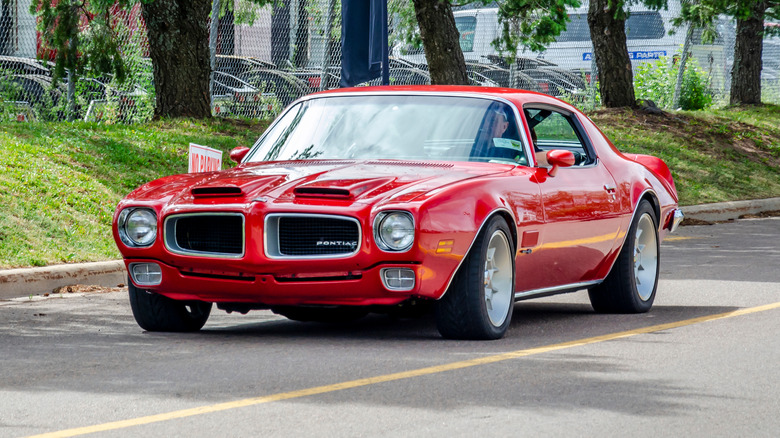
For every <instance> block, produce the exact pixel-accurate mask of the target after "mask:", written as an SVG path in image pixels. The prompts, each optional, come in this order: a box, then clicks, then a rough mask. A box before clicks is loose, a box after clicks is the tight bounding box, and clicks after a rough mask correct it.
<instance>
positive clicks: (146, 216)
mask: <svg viewBox="0 0 780 438" xmlns="http://www.w3.org/2000/svg"><path fill="white" fill-rule="evenodd" d="M139 225H140V226H146V227H148V228H149V231H147V232H146V233H145V234H144V235H143V236H142V237H141V238H140V239H139V238H137V233H134V232H132V230H129V229H128V228H129V227H133V226H135V227H138V226H139ZM116 227H117V232H118V233H119V239H120V240H121V241H122V243H124V244H125V245H126V246H128V247H131V248H145V247H148V246H152V244H153V243H154V241H155V240H157V228H158V227H157V213H155V211H154V210H153V209H151V208H146V207H129V208H125V209H124V210H122V211H121V212H120V213H119V217H118V218H117V221H116Z"/></svg>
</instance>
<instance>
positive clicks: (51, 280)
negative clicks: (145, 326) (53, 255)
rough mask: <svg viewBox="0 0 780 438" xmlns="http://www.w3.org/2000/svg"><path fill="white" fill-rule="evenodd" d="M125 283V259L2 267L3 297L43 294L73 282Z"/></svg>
mask: <svg viewBox="0 0 780 438" xmlns="http://www.w3.org/2000/svg"><path fill="white" fill-rule="evenodd" d="M126 283H127V271H126V270H125V264H124V262H123V261H122V260H112V261H108V262H93V263H74V264H70V265H53V266H44V267H42V268H20V269H8V270H0V300H7V299H11V298H18V297H26V296H30V295H39V294H44V293H48V292H51V291H52V290H54V289H56V288H58V287H60V286H69V285H73V284H90V285H98V286H106V287H114V286H117V285H119V284H126Z"/></svg>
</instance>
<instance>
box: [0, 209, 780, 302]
mask: <svg viewBox="0 0 780 438" xmlns="http://www.w3.org/2000/svg"><path fill="white" fill-rule="evenodd" d="M682 211H683V213H685V218H686V219H695V220H700V221H705V222H720V221H727V220H731V219H737V218H739V217H740V216H742V215H745V214H758V213H763V212H768V211H780V198H769V199H757V200H753V201H736V202H719V203H715V204H704V205H693V206H688V207H682ZM126 282H127V271H126V270H125V264H124V263H123V262H122V261H121V260H113V261H108V262H95V263H76V264H71V265H54V266H46V267H42V268H21V269H8V270H0V300H7V299H11V298H18V297H26V296H29V295H38V294H44V293H48V292H51V291H52V290H54V289H56V288H58V287H61V286H70V285H73V284H89V285H98V286H106V287H113V286H117V285H119V284H125V283H126Z"/></svg>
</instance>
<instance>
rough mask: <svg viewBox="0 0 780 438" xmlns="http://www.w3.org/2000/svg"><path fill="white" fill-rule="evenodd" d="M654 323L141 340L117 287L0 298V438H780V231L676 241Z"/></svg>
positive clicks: (573, 299) (541, 320) (777, 226)
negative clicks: (502, 331) (468, 333)
mask: <svg viewBox="0 0 780 438" xmlns="http://www.w3.org/2000/svg"><path fill="white" fill-rule="evenodd" d="M661 257H662V262H661V263H662V266H661V268H662V270H661V282H660V285H659V289H658V295H657V298H656V303H655V306H654V308H653V310H652V311H651V312H649V313H647V314H641V315H598V314H595V313H593V311H592V309H591V307H590V305H589V304H588V299H587V293H585V292H577V293H573V294H568V295H561V296H557V297H550V298H545V299H541V300H535V301H525V302H520V303H518V304H516V307H515V314H514V317H513V321H512V326H511V328H510V331H509V333H508V335H507V337H506V338H504V339H501V340H499V341H493V342H484V341H483V342H468V341H448V340H443V339H441V338H440V337H439V336H438V334H437V331H436V327H435V323H434V321H433V319H432V318H431V317H422V318H418V319H393V318H389V317H387V316H383V315H373V316H370V317H368V318H365V319H363V320H360V321H358V322H355V323H352V324H344V325H321V324H315V323H297V322H292V321H288V320H286V319H284V318H281V317H279V316H277V315H274V314H272V313H270V312H265V311H258V312H250V313H249V314H248V315H236V314H230V315H228V314H225V313H223V312H220V311H218V310H216V309H214V311H213V312H214V313H213V314H212V317H211V319H210V320H209V322H208V323H207V324H206V326H205V327H204V330H203V331H201V332H198V333H191V334H163V333H146V332H144V331H142V330H141V329H140V328H139V327H138V326H137V325H136V323H135V321H134V320H133V317H132V314H131V312H130V306H129V303H128V301H127V297H126V290H118V289H117V290H108V289H98V290H97V291H93V292H83V293H80V292H77V293H63V294H62V295H53V296H49V297H46V298H45V299H39V298H38V297H34V298H33V299H30V298H24V299H16V300H9V301H0V436H29V435H36V434H47V433H48V434H50V435H49V436H80V435H84V434H90V433H97V435H98V436H138V435H146V436H163V435H170V436H192V437H199V436H217V435H218V436H247V435H263V436H293V435H294V436H318V437H321V436H427V437H431V436H434V437H439V436H447V437H452V436H469V437H471V436H474V434H475V433H480V434H486V435H489V436H504V435H509V434H512V435H515V436H539V435H546V436H593V435H597V434H598V435H602V436H629V435H630V436H639V437H642V436H648V437H650V436H652V437H657V436H668V435H675V436H677V435H689V436H736V435H741V436H767V437H769V436H772V437H774V436H776V435H777V431H778V430H780V416H778V415H777V413H778V412H780V401H778V397H777V393H778V392H779V390H780V379H777V377H776V376H777V375H778V374H779V373H780V339H779V338H778V336H777V335H776V334H777V333H778V332H780V218H767V219H755V220H740V221H735V222H729V223H723V224H716V225H712V226H688V227H682V228H681V229H680V230H679V231H678V233H676V234H675V235H673V236H672V237H671V238H670V239H668V240H667V241H666V242H664V244H663V245H662V255H661Z"/></svg>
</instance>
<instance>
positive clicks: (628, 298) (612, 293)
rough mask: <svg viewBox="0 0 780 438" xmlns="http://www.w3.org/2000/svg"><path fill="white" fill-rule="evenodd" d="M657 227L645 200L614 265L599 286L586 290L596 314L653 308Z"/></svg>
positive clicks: (640, 205) (649, 206) (657, 256)
mask: <svg viewBox="0 0 780 438" xmlns="http://www.w3.org/2000/svg"><path fill="white" fill-rule="evenodd" d="M660 259H661V257H660V251H659V242H658V226H657V222H656V217H655V212H654V211H653V207H652V206H651V205H650V203H649V202H648V201H645V200H643V201H641V202H640V203H639V206H638V208H637V212H636V215H635V216H634V221H633V222H632V223H631V228H630V229H629V231H628V236H626V242H625V243H624V244H623V249H622V250H621V251H620V254H619V255H618V258H617V260H616V261H615V265H614V266H612V270H611V271H610V273H609V275H608V276H607V278H606V279H605V280H604V282H603V283H601V284H600V285H598V286H596V287H593V288H591V289H589V290H588V296H589V297H590V303H591V305H592V306H593V309H594V310H595V311H596V312H600V313H644V312H647V311H648V310H650V308H651V307H653V301H654V300H655V291H656V288H657V287H658V271H659V262H660Z"/></svg>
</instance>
